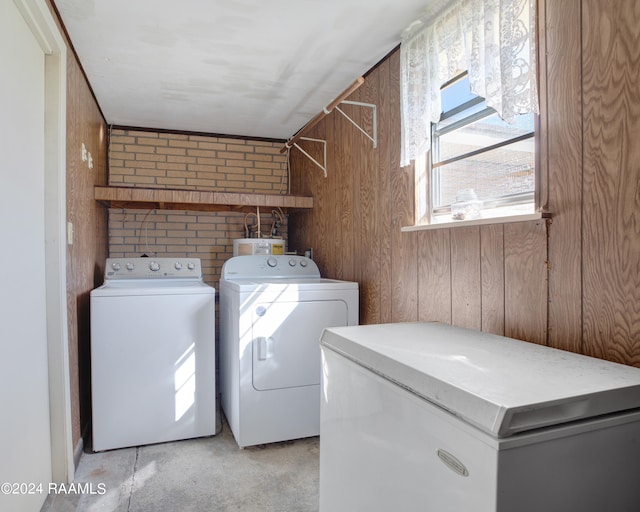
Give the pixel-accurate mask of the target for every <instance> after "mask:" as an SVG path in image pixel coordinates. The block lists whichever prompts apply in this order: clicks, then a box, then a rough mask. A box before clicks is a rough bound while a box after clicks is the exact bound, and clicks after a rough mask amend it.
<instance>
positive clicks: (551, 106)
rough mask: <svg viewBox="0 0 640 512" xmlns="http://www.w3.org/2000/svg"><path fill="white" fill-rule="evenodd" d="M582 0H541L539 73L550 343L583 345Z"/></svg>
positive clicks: (578, 348) (577, 348)
mask: <svg viewBox="0 0 640 512" xmlns="http://www.w3.org/2000/svg"><path fill="white" fill-rule="evenodd" d="M580 4H581V0H563V1H562V2H546V6H545V7H546V9H545V13H546V14H545V18H544V19H545V20H546V23H545V26H544V27H543V29H544V36H545V46H546V56H547V58H546V60H545V61H542V63H541V69H542V71H543V72H542V73H541V75H542V76H541V78H540V80H541V81H542V82H544V84H545V87H542V88H541V91H544V92H546V94H545V96H544V97H543V98H542V101H541V128H542V132H543V133H542V141H543V143H544V144H545V145H546V148H545V149H546V151H545V154H546V159H545V161H544V162H543V166H542V168H543V171H546V172H547V173H548V174H547V175H545V176H543V178H544V179H545V181H546V183H544V185H545V187H544V188H545V190H546V191H548V208H549V211H550V212H551V213H552V214H553V224H552V225H551V226H550V228H549V262H550V265H551V268H550V280H549V301H550V309H549V345H550V346H552V347H556V348H562V349H566V350H571V351H573V352H580V351H581V350H582V348H581V345H582V332H581V331H582V298H581V297H582V289H581V288H582V283H581V281H582V267H581V263H582V254H581V235H580V231H581V225H582V212H581V200H582V199H581V198H582V112H581V95H582V81H581V80H582V78H581V72H582V71H581V63H580V51H581V42H580V37H581V32H580V16H581V14H580V12H581V5H580Z"/></svg>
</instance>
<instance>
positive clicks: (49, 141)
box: [14, 0, 75, 482]
mask: <svg viewBox="0 0 640 512" xmlns="http://www.w3.org/2000/svg"><path fill="white" fill-rule="evenodd" d="M14 3H15V5H16V7H17V9H18V10H19V11H20V13H21V14H22V16H23V18H24V20H25V22H26V24H27V26H28V27H29V29H30V30H31V32H32V33H33V36H34V38H35V39H36V41H37V42H38V44H39V45H40V47H41V48H42V51H43V53H44V55H45V151H44V155H45V162H44V169H45V205H44V210H45V272H46V309H47V347H48V360H49V363H48V367H49V415H50V421H51V474H52V479H53V481H54V482H70V481H71V480H73V476H74V473H75V464H74V459H73V439H72V425H71V395H70V379H69V336H68V323H67V291H66V290H67V284H66V283H67V279H66V257H67V256H66V104H67V101H66V98H67V45H66V42H65V40H64V38H63V37H62V35H61V34H60V30H59V29H58V26H57V24H56V22H55V20H54V18H53V16H52V14H51V11H50V10H49V7H48V5H47V3H46V0H14Z"/></svg>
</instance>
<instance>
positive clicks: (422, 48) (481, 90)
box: [400, 0, 538, 166]
mask: <svg viewBox="0 0 640 512" xmlns="http://www.w3.org/2000/svg"><path fill="white" fill-rule="evenodd" d="M535 21H536V0H453V2H452V5H450V6H449V7H448V8H447V10H445V11H444V12H443V13H442V14H441V15H439V16H437V17H436V18H435V19H431V20H429V19H425V20H418V21H416V22H414V23H413V24H412V25H411V26H410V27H409V28H407V29H406V30H405V32H404V34H403V36H402V42H401V46H400V94H401V109H402V113H401V115H402V117H401V120H402V121H401V122H402V135H401V136H402V151H401V162H400V165H402V166H404V165H409V163H410V162H411V160H415V159H416V157H418V156H420V155H422V154H424V153H425V152H426V151H428V150H429V147H430V138H431V122H437V121H438V120H439V118H440V114H441V104H440V87H441V86H442V84H443V83H445V82H446V81H448V80H450V79H451V78H453V77H454V76H455V75H456V74H458V73H459V72H461V71H464V70H467V72H468V74H469V82H470V84H471V92H472V93H474V94H477V95H479V96H482V97H483V98H485V99H486V101H487V105H488V106H490V107H493V108H494V109H495V110H496V111H497V112H498V114H499V115H500V116H501V117H502V118H503V119H504V120H505V121H507V122H511V121H512V120H513V118H514V116H515V115H517V114H522V113H529V112H538V95H537V87H536V67H537V64H536V44H535V37H536V36H535V34H536V30H535Z"/></svg>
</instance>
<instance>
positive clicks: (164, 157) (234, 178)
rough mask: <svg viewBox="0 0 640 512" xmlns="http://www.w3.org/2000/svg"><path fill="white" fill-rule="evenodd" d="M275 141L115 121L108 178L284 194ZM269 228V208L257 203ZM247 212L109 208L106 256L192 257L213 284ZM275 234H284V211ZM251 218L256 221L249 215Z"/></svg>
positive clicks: (143, 183)
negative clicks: (133, 127) (140, 127)
mask: <svg viewBox="0 0 640 512" xmlns="http://www.w3.org/2000/svg"><path fill="white" fill-rule="evenodd" d="M281 147H282V144H281V143H279V142H271V141H260V140H249V139H235V138H222V137H213V136H203V135H191V134H177V133H176V134H174V133H164V132H162V133H160V132H149V131H135V130H122V129H113V130H111V133H110V144H109V185H113V186H130V187H148V188H174V189H183V190H217V191H226V192H247V193H251V192H256V193H262V194H285V193H286V192H287V187H288V177H287V169H286V156H285V155H281V154H280V148H281ZM260 214H261V217H260V218H261V224H262V226H263V229H262V231H263V233H265V234H266V231H267V229H265V228H264V226H268V225H270V224H271V222H272V219H273V217H272V214H271V210H266V211H261V212H260ZM244 218H245V213H241V212H199V211H178V210H158V209H150V210H133V209H113V208H112V209H110V210H109V256H111V257H129V256H131V257H134V256H142V255H143V254H147V255H149V256H169V257H170V256H175V257H197V258H200V259H201V260H202V268H203V272H204V277H205V281H206V282H207V283H208V284H210V285H212V286H215V287H216V288H217V287H218V280H219V279H220V270H221V268H222V264H223V263H224V262H225V261H226V260H227V259H228V258H230V257H231V256H232V255H233V240H234V239H235V238H243V237H244V233H243V231H244ZM284 220H285V222H284V224H283V226H282V227H281V229H280V231H279V234H280V235H281V236H283V237H284V238H285V239H286V237H287V225H286V216H285V217H284ZM249 223H250V224H253V223H255V220H254V219H249Z"/></svg>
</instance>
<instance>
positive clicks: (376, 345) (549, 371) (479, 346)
mask: <svg viewBox="0 0 640 512" xmlns="http://www.w3.org/2000/svg"><path fill="white" fill-rule="evenodd" d="M321 345H322V346H323V347H324V348H328V349H332V350H334V351H336V352H338V353H341V354H342V355H344V356H345V357H347V358H349V359H351V360H353V361H354V362H356V363H358V364H360V365H361V366H363V367H365V368H368V369H370V370H371V371H373V372H375V373H377V374H379V375H381V376H382V377H384V378H386V379H388V380H390V381H392V382H395V383H396V384H398V385H400V386H402V387H404V388H406V389H408V390H410V391H412V392H413V393H415V394H417V395H419V396H421V397H423V398H424V399H426V400H428V401H429V402H432V403H434V404H436V405H438V406H440V407H442V408H443V409H446V410H447V411H449V412H450V413H452V414H454V415H455V416H458V417H459V418H461V419H463V420H464V421H466V422H468V423H470V424H472V425H474V426H476V427H477V428H479V429H481V430H483V431H485V432H487V433H489V434H492V435H493V436H495V437H507V436H510V435H513V434H515V433H517V432H523V431H529V430H533V429H536V428H540V427H546V426H551V425H556V424H560V423H565V422H568V421H574V420H580V419H585V418H590V417H594V416H599V415H603V414H609V413H614V412H619V411H624V410H629V409H635V408H639V407H640V369H639V368H634V367H631V366H625V365H621V364H617V363H612V362H609V361H604V360H601V359H595V358H592V357H587V356H583V355H579V354H574V353H571V352H567V351H564V350H558V349H553V348H550V347H546V346H542V345H537V344H535V343H528V342H524V341H518V340H514V339H511V338H505V337H502V336H497V335H493V334H487V333H482V332H478V331H473V330H470V329H463V328H460V327H453V326H450V325H445V324H438V323H404V324H402V323H401V324H380V325H363V326H353V327H334V328H329V329H326V330H325V331H324V333H323V335H322V339H321Z"/></svg>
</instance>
